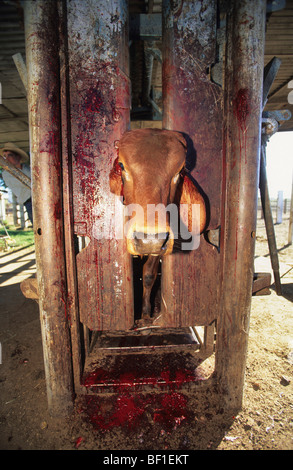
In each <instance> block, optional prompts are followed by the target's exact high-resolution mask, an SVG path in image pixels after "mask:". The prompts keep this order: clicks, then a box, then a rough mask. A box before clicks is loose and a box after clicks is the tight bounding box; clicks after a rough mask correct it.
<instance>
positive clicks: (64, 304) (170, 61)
mask: <svg viewBox="0 0 293 470" xmlns="http://www.w3.org/2000/svg"><path fill="white" fill-rule="evenodd" d="M104 3H105V2H104V0H101V1H99V2H98V6H99V8H98V9H97V8H94V7H96V6H97V5H96V3H95V1H94V0H86V1H83V2H82V3H80V2H78V1H77V0H72V1H71V2H61V3H60V2H55V1H51V2H48V1H45V0H36V1H27V2H24V9H25V24H26V28H25V29H26V57H27V68H28V103H29V117H30V141H31V142H30V144H31V156H32V184H33V205H34V221H35V222H34V225H35V236H36V239H35V241H36V262H37V272H38V287H39V304H40V317H41V326H42V336H43V348H44V358H45V372H46V381H47V391H48V403H49V409H50V412H51V413H52V414H59V413H60V412H62V411H63V412H66V411H68V409H70V408H71V407H72V394H73V391H75V392H77V393H78V392H79V390H80V379H81V375H82V364H83V360H82V350H83V346H82V344H83V341H84V338H83V334H82V328H80V320H81V321H82V322H83V323H84V324H86V325H87V326H88V327H90V328H91V329H93V330H103V329H111V328H113V329H119V326H120V327H121V328H122V329H125V328H126V329H127V328H128V325H129V323H130V319H131V316H132V315H133V300H132V295H133V293H132V288H131V279H132V273H131V265H130V257H129V256H128V255H127V253H126V251H125V246H124V244H123V242H122V243H117V242H116V241H115V240H112V241H111V243H106V244H101V243H96V242H95V243H91V244H90V245H88V246H87V247H86V248H85V249H83V250H82V251H81V252H80V253H79V254H78V255H77V256H76V252H75V247H74V238H75V235H80V236H88V235H89V230H90V228H89V227H91V226H92V224H93V219H92V214H93V202H92V198H91V196H93V194H94V193H93V191H94V187H95V185H97V184H98V185H100V188H101V189H100V192H99V193H98V196H99V197H100V198H101V201H102V200H104V202H100V205H101V207H103V205H104V206H105V204H112V203H113V201H112V200H111V199H110V196H109V193H108V189H107V182H106V178H107V175H108V174H107V171H108V170H109V168H110V166H111V163H112V161H113V159H114V158H115V150H114V148H115V140H117V139H119V137H120V135H121V134H122V133H123V132H124V130H125V129H126V128H127V126H128V125H129V114H130V113H129V89H128V79H127V73H128V72H127V62H128V59H127V57H128V54H127V51H128V44H127V40H126V35H125V33H126V30H127V24H126V23H127V15H126V3H125V2H124V1H122V0H121V1H119V0H115V2H111V3H112V4H113V5H114V7H115V11H116V15H113V17H112V20H113V25H114V26H113V29H112V33H111V34H110V35H109V31H108V30H105V31H104V32H102V30H100V33H99V34H100V35H99V36H98V37H96V36H93V35H91V28H92V27H93V25H96V26H97V25H98V24H99V25H100V23H99V22H96V21H97V18H98V17H99V12H100V13H101V11H102V10H103V8H104V7H105V8H106V5H104ZM224 3H225V2H224ZM265 3H266V2H265V1H264V0H262V1H259V2H250V1H248V0H241V1H240V0H233V1H232V2H228V5H226V8H227V10H225V11H224V14H223V15H222V16H223V17H225V19H226V23H224V26H223V25H222V33H221V35H220V33H219V31H218V35H216V31H217V2H216V1H214V0H203V1H201V2H199V1H197V0H191V1H189V2H183V3H182V5H181V4H180V5H181V6H180V5H179V4H178V5H177V4H176V5H177V6H175V7H174V10H172V9H171V3H170V2H168V1H164V2H163V5H164V12H163V17H164V29H163V31H164V32H163V35H164V37H163V39H164V44H165V45H164V57H163V67H164V78H163V88H164V96H165V98H164V117H163V125H164V126H165V127H167V128H172V129H176V130H179V131H182V132H184V133H185V134H187V138H189V143H190V144H191V143H192V142H193V143H194V145H195V147H196V148H195V150H196V153H197V166H196V167H195V169H193V171H194V173H193V174H194V176H195V177H196V179H197V180H198V182H199V184H200V185H201V187H202V190H203V192H204V193H205V194H206V196H207V199H208V200H209V202H210V218H209V229H211V230H215V229H218V228H219V226H221V231H220V245H219V247H216V246H213V245H212V244H211V243H208V241H206V240H202V243H201V247H200V250H199V251H198V253H196V254H195V255H194V254H192V255H191V257H185V258H180V256H179V257H177V256H174V257H171V256H170V257H169V258H168V259H167V260H166V261H165V265H164V268H163V275H162V278H163V280H162V287H163V295H164V296H165V299H166V298H168V300H170V299H172V301H171V302H170V301H169V302H168V305H169V306H168V310H167V311H166V312H165V313H166V325H165V326H186V325H190V324H192V325H205V327H206V335H205V341H206V344H209V345H210V344H213V342H214V331H213V330H211V329H209V327H208V325H210V324H211V322H213V321H214V320H216V322H217V340H216V351H215V356H216V366H215V380H216V383H217V384H218V391H219V396H220V397H222V398H223V403H224V404H225V405H226V407H227V408H229V409H239V407H240V406H241V403H242V394H243V383H244V371H245V358H246V351H247V342H248V331H249V312H250V302H251V293H252V282H253V254H254V244H255V237H254V235H253V234H254V233H255V227H256V210H257V190H258V175H259V150H260V122H261V120H260V118H261V110H262V79H263V52H264V50H263V49H264V26H265ZM87 7H89V8H87ZM222 13H223V12H222ZM79 18H82V19H84V21H85V28H82V31H81V30H80V28H79V26H80V23H79V22H80V21H81V20H80V19H79ZM101 24H102V23H101ZM121 25H122V28H121ZM79 31H81V32H79ZM223 31H225V34H224V41H223ZM220 47H221V50H222V51H225V52H224V53H223V61H222V63H218V68H217V69H218V70H217V74H215V73H214V74H212V71H211V69H210V67H211V65H212V64H213V63H214V62H215V61H216V60H217V50H219V48H220ZM93 51H95V53H94V54H93ZM108 52H109V53H108ZM112 52H113V54H112ZM178 52H180V54H181V53H182V54H181V55H178ZM59 54H60V56H59ZM106 56H107V58H108V59H107V60H106V59H105V57H106ZM207 70H209V71H210V74H207ZM219 70H220V71H222V82H221V73H220V74H219ZM115 73H116V75H115ZM212 76H214V77H215V76H217V77H220V79H219V82H221V83H219V84H216V83H213V82H212V79H211V77H212ZM107 83H111V84H112V87H111V90H112V91H111V92H110V91H109V92H108V93H100V95H99V100H100V101H99V102H98V101H97V95H96V93H97V91H99V92H100V91H101V90H104V89H105V86H106V84H107ZM103 86H104V88H103ZM99 87H100V88H99ZM90 94H91V98H90ZM91 100H92V101H91ZM83 105H86V106H84V107H83ZM98 105H99V106H100V107H99V110H98V108H97V106H98ZM110 105H111V106H112V105H113V106H114V107H113V108H111V109H110ZM106 121H107V122H106ZM103 123H104V124H103ZM82 149H85V152H84V153H82ZM95 149H98V152H96V153H94V152H95ZM189 150H190V151H191V154H190V153H189V154H188V155H189V157H190V156H192V148H191V149H189ZM93 156H95V160H93V158H92V157H93ZM85 183H86V184H85ZM103 198H104V199H103ZM111 201H112V202H111ZM87 204H88V213H89V215H87V219H86V223H85V224H84V219H83V211H85V209H86V207H87ZM64 227H65V228H64ZM111 250H112V251H111ZM93 259H95V260H96V261H95V262H93ZM186 263H187V264H186ZM187 265H188V270H189V273H190V276H189V280H187V279H185V282H183V283H181V285H180V290H179V287H178V285H177V286H176V285H175V284H174V279H175V280H176V276H177V277H178V276H179V275H180V276H181V279H183V277H182V276H183V274H184V273H185V272H186V271H187V268H186V266H187ZM102 269H105V271H103V272H102ZM113 272H114V273H115V276H116V277H115V276H113ZM180 273H181V274H180ZM102 275H103V278H104V286H101V285H100V284H99V282H98V281H99V279H100V276H102ZM114 277H115V279H116V280H117V282H116V281H115V282H116V284H115V282H114V284H113V283H112V278H114ZM93 279H95V282H96V284H95V286H94V288H93V290H92V291H91V290H90V289H91V283H92V280H93ZM108 285H109V286H110V288H109V289H108V287H106V286H108ZM121 285H122V286H124V290H123V291H122V290H121V289H120V291H119V289H118V287H119V286H121ZM170 286H173V287H172V289H171V290H170ZM104 287H106V291H105V292H106V294H107V295H106V294H105V292H102V290H103V289H104ZM107 289H108V290H107ZM118 291H119V292H120V295H118ZM91 292H94V293H95V294H94V295H92V293H91ZM185 294H186V295H185ZM166 296H167V297H166ZM173 304H174V305H175V308H174V306H173ZM183 307H184V308H183ZM107 309H109V311H111V312H112V314H111V315H109V311H108V310H107ZM97 312H100V316H99V315H97ZM185 312H187V313H185ZM122 313H123V317H120V316H121V314H122ZM91 314H93V315H92V316H91ZM209 332H211V334H209ZM209 349H210V350H211V348H210V347H209Z"/></svg>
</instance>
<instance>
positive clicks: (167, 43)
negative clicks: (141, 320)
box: [161, 0, 222, 327]
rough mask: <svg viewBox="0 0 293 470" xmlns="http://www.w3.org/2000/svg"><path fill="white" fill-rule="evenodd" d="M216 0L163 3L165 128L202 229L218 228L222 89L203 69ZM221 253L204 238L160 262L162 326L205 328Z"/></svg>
mask: <svg viewBox="0 0 293 470" xmlns="http://www.w3.org/2000/svg"><path fill="white" fill-rule="evenodd" d="M216 24H217V2H216V1H215V0H203V1H198V0H191V1H189V2H179V3H178V2H177V3H176V2H170V1H168V0H166V1H165V0H164V2H163V104H164V111H163V127H164V128H166V129H171V130H176V131H180V132H182V133H184V135H185V137H186V141H187V146H188V149H187V157H186V159H187V161H186V167H187V168H188V170H190V174H191V175H192V177H193V178H194V179H195V180H196V182H197V183H198V185H199V186H200V188H201V190H202V192H203V195H204V197H205V200H206V203H207V212H208V216H207V219H208V220H207V227H206V228H209V229H217V228H218V227H219V225H220V210H221V178H222V89H221V87H220V86H218V85H216V84H215V83H213V82H212V81H211V79H210V77H209V74H208V70H210V67H211V66H212V64H213V63H215V61H216ZM219 262H220V255H219V253H218V250H217V248H216V247H215V246H212V245H211V244H209V243H208V242H207V241H206V240H205V238H204V236H201V238H200V244H199V247H198V248H197V249H195V250H193V251H189V252H188V251H185V252H181V253H180V252H179V253H172V255H171V256H167V257H166V258H165V259H164V260H163V263H162V281H161V287H162V306H161V311H162V316H161V322H162V324H163V325H164V326H172V327H175V326H194V325H209V324H210V323H211V322H212V321H213V320H214V319H215V318H216V317H217V309H216V306H217V305H218V299H219V281H218V272H219Z"/></svg>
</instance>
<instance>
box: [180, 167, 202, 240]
mask: <svg viewBox="0 0 293 470" xmlns="http://www.w3.org/2000/svg"><path fill="white" fill-rule="evenodd" d="M178 190H179V197H180V199H179V198H178V199H179V204H188V221H187V220H184V223H185V224H186V226H188V230H189V231H190V232H191V228H192V204H199V205H200V233H202V232H203V230H204V229H205V225H206V204H205V201H204V198H203V196H202V195H201V194H200V192H199V190H198V189H197V187H196V186H195V184H194V183H193V182H192V181H191V179H190V178H189V177H188V175H186V174H184V175H183V177H182V181H181V184H180V185H179V186H178Z"/></svg>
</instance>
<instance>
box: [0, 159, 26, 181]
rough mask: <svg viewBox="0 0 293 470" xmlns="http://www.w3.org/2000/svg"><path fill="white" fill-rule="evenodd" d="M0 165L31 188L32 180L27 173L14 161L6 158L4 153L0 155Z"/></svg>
mask: <svg viewBox="0 0 293 470" xmlns="http://www.w3.org/2000/svg"><path fill="white" fill-rule="evenodd" d="M0 166H2V168H4V169H5V170H6V171H8V173H10V174H11V175H13V176H14V177H15V178H16V179H18V181H20V182H21V183H22V184H24V185H25V186H26V187H27V188H31V180H30V178H29V177H28V176H27V175H25V174H24V173H23V172H22V171H21V170H20V169H19V168H16V167H15V166H14V165H12V163H10V162H9V161H8V160H6V159H5V158H4V157H2V155H0Z"/></svg>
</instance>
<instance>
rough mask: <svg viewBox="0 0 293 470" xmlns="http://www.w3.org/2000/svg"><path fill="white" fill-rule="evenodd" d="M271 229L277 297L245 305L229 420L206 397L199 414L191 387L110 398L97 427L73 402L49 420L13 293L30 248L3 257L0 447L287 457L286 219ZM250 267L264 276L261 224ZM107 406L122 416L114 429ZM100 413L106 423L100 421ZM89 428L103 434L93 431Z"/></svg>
mask: <svg viewBox="0 0 293 470" xmlns="http://www.w3.org/2000/svg"><path fill="white" fill-rule="evenodd" d="M275 230H276V236H277V244H278V249H279V260H280V264H281V275H282V284H283V295H282V296H277V295H276V293H275V290H274V286H272V289H271V295H268V296H258V297H253V299H252V310H251V322H250V339H249V350H248V358H247V371H246V381H245V389H244V399H243V407H242V410H241V411H240V412H239V413H238V414H237V415H236V416H226V415H225V414H224V413H221V412H219V413H217V414H213V412H212V409H209V404H208V402H209V398H210V397H209V394H208V393H204V396H203V398H199V399H200V400H201V402H200V406H198V405H199V404H198V402H196V400H197V398H196V397H194V396H193V395H192V391H190V389H186V390H185V389H183V390H179V389H176V390H173V391H169V392H166V391H165V392H164V393H157V394H156V395H155V396H152V394H147V395H145V396H138V397H137V398H136V399H133V396H132V395H130V394H127V393H126V394H124V395H121V394H120V395H118V396H117V394H116V396H113V395H109V396H107V397H106V398H105V400H104V401H103V404H102V405H101V406H100V408H99V415H98V416H96V419H95V422H93V420H92V421H89V420H86V419H84V415H83V414H82V413H81V405H82V404H81V403H80V402H79V401H78V402H77V404H76V407H75V410H74V413H73V416H71V417H70V418H69V419H63V418H61V417H59V418H52V417H50V416H49V414H48V411H47V399H46V384H45V376H44V368H43V358H42V344H41V335H40V323H39V316H38V305H37V303H36V302H34V301H31V300H28V299H25V298H24V297H23V295H22V294H21V292H20V289H19V283H20V282H21V281H22V280H23V279H24V278H26V277H29V276H31V274H32V273H33V272H34V270H35V264H34V251H33V247H29V248H27V249H19V250H15V251H14V252H13V253H9V254H8V253H2V254H1V255H0V264H1V266H0V274H1V279H0V283H1V284H0V286H1V300H0V341H1V352H2V355H1V356H2V357H1V359H2V364H1V365H0V449H11V450H13V449H14V450H17V449H44V450H45V449H48V450H54V449H56V450H58V449H59V450H74V449H79V450H92V449H104V450H112V449H113V450H115V449H126V450H131V449H132V450H138V449H142V450H146V449H147V450H161V451H164V450H165V451H166V450H186V451H188V450H190V451H191V450H197V449H219V450H234V449H235V450H236V449H237V450H266V449H272V450H292V448H293V445H292V436H293V434H292V426H293V386H292V366H293V316H292V301H293V246H292V245H291V246H286V245H287V242H288V220H287V219H285V220H284V222H283V224H281V225H276V226H275ZM256 264H257V266H258V267H259V266H261V267H262V268H264V269H263V270H264V271H268V270H270V260H269V256H268V245H267V241H266V234H265V228H264V223H263V221H262V220H261V219H259V220H258V229H257V245H256ZM123 406H124V408H123ZM113 407H114V408H116V409H117V407H118V408H119V407H120V409H122V410H123V409H124V410H125V413H124V416H123V419H122V420H121V419H120V421H119V422H117V420H116V421H115V420H114V419H113V416H114V414H113ZM111 410H112V411H111ZM154 410H155V411H156V413H154ZM175 410H176V411H175ZM120 411H121V410H120ZM103 413H104V415H106V416H108V421H105V420H104V421H101V420H103ZM111 413H112V414H111ZM109 414H111V419H110V418H109V416H110V415H109ZM115 416H116V415H115ZM116 417H117V416H116ZM120 417H121V416H120ZM97 418H99V421H97ZM97 422H99V423H100V424H101V423H103V426H101V425H100V426H98V429H97V427H96V426H94V425H93V424H97ZM105 423H106V424H107V426H106V425H105Z"/></svg>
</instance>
